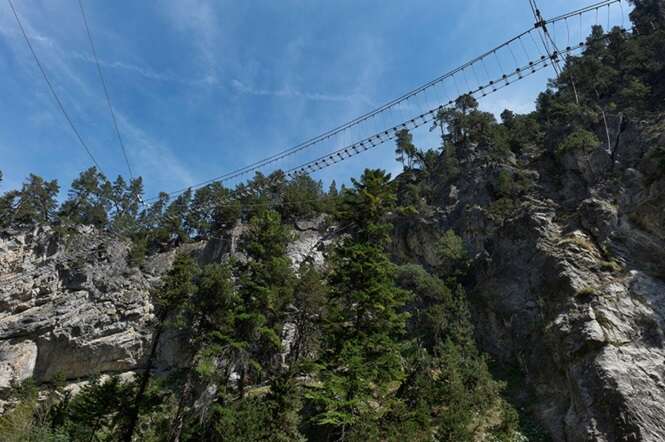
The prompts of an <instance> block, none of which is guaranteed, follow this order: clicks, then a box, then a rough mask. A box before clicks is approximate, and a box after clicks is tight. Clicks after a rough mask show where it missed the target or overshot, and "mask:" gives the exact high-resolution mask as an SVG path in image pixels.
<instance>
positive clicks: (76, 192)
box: [60, 167, 111, 227]
mask: <svg viewBox="0 0 665 442" xmlns="http://www.w3.org/2000/svg"><path fill="white" fill-rule="evenodd" d="M110 190H111V186H110V184H109V183H108V181H107V180H106V177H104V175H102V173H101V172H99V171H97V168H95V167H91V168H90V169H87V170H85V171H84V172H81V174H80V175H79V177H78V178H77V179H75V180H74V181H73V182H72V185H71V186H70V189H69V192H68V195H69V198H68V199H67V201H65V202H64V203H63V205H62V207H61V208H60V216H61V217H62V218H63V219H65V220H67V221H69V222H71V223H74V224H87V225H93V226H96V227H103V226H105V225H106V223H107V222H108V211H109V208H110V204H111V201H110V198H111V195H110Z"/></svg>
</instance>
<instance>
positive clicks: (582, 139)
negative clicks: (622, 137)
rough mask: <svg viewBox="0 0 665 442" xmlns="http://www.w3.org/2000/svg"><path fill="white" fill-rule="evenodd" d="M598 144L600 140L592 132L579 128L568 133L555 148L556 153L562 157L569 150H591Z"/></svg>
mask: <svg viewBox="0 0 665 442" xmlns="http://www.w3.org/2000/svg"><path fill="white" fill-rule="evenodd" d="M598 146H600V140H599V139H598V137H597V136H596V135H595V134H594V133H593V132H589V131H588V130H585V129H579V130H576V131H575V132H573V133H571V134H570V135H568V136H567V137H566V138H564V139H563V141H562V142H561V143H560V144H559V145H558V146H557V148H556V155H557V156H558V157H562V156H564V155H565V154H567V153H569V152H578V151H581V152H591V151H592V150H594V149H596V148H598Z"/></svg>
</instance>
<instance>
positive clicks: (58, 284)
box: [0, 220, 325, 399]
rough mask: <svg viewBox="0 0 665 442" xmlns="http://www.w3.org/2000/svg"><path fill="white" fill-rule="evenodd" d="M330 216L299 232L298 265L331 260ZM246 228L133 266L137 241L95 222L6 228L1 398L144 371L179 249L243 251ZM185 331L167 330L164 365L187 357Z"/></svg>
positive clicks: (217, 253) (217, 256) (223, 253)
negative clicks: (61, 228) (35, 386)
mask: <svg viewBox="0 0 665 442" xmlns="http://www.w3.org/2000/svg"><path fill="white" fill-rule="evenodd" d="M322 222H323V221H322V220H316V221H315V222H310V223H303V224H301V226H300V227H298V228H295V229H294V240H293V242H292V244H291V246H290V248H289V254H290V257H291V259H292V261H293V263H294V265H297V264H299V263H300V262H301V261H302V260H303V259H306V258H310V257H311V258H312V259H313V260H314V261H315V262H321V261H322V259H323V258H322V252H321V250H320V248H319V245H320V244H319V243H320V241H321V240H322V239H323V238H324V230H325V229H323V228H322ZM243 230H244V227H243V226H238V227H236V228H235V229H233V230H232V231H231V232H229V234H228V235H227V237H225V238H221V239H216V240H211V241H208V242H199V243H194V244H187V245H184V246H181V247H180V248H179V249H178V250H177V251H171V252H167V253H161V254H157V255H154V256H152V257H150V258H149V259H148V260H147V262H146V263H145V264H144V265H143V266H141V269H138V268H132V267H130V266H129V265H128V264H127V253H128V251H129V244H128V243H127V242H126V241H125V240H122V239H119V238H117V237H114V236H112V235H110V234H108V233H102V232H100V231H97V230H94V229H92V228H88V227H81V228H79V229H78V231H76V232H73V233H69V234H67V235H65V236H64V237H63V235H61V234H59V233H58V232H56V231H55V230H54V229H52V228H49V227H37V228H33V229H22V230H11V231H5V232H2V233H0V306H1V308H0V399H2V394H3V393H5V394H6V393H7V391H8V388H9V387H10V386H11V384H12V382H14V381H22V380H25V379H27V378H30V377H31V378H33V379H34V380H35V381H36V382H37V383H42V382H48V381H51V380H53V379H55V378H56V377H59V378H62V379H64V380H65V381H68V382H71V383H76V382H79V381H80V380H85V379H86V378H88V377H90V376H92V375H101V374H122V373H127V372H131V371H135V370H140V369H142V367H143V366H144V365H143V364H144V362H145V357H146V356H147V355H146V352H147V351H149V347H150V343H151V338H152V332H153V325H154V323H153V321H154V319H155V318H154V313H153V311H154V308H153V303H152V297H151V291H152V290H153V289H154V288H155V287H157V286H158V285H159V281H160V277H161V275H162V274H163V273H164V272H165V271H166V270H168V269H169V267H170V265H171V263H172V261H173V258H174V256H175V254H176V253H189V254H192V255H194V256H196V257H197V258H198V259H199V260H200V261H202V262H219V261H222V260H224V259H227V258H228V257H229V256H231V255H234V256H236V257H237V258H240V259H242V257H241V256H238V252H237V248H238V241H239V238H240V236H241V235H242V232H243ZM180 353H181V352H180V349H179V345H178V336H177V334H175V333H171V332H169V331H166V332H165V333H163V335H162V337H161V338H160V342H159V343H158V354H157V357H156V362H155V368H156V369H157V370H162V371H163V370H168V369H170V368H172V367H174V366H178V365H179V364H180V363H181V361H180Z"/></svg>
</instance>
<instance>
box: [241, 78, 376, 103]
mask: <svg viewBox="0 0 665 442" xmlns="http://www.w3.org/2000/svg"><path fill="white" fill-rule="evenodd" d="M231 85H232V86H233V89H234V90H235V91H237V92H240V93H242V94H248V95H256V96H271V97H285V98H304V99H306V100H312V101H332V102H344V103H356V102H358V101H360V102H362V103H365V104H368V105H373V103H372V101H371V100H370V99H369V98H367V97H366V96H364V95H361V94H351V95H333V94H322V93H318V92H302V91H298V90H294V89H292V88H291V87H289V86H285V87H282V88H280V89H274V90H271V89H261V88H256V87H253V86H248V85H246V84H245V83H243V82H242V81H240V80H238V79H233V80H231Z"/></svg>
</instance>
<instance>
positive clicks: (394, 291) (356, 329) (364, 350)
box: [309, 170, 408, 437]
mask: <svg viewBox="0 0 665 442" xmlns="http://www.w3.org/2000/svg"><path fill="white" fill-rule="evenodd" d="M353 183H354V189H353V190H351V191H348V192H346V194H345V195H344V201H343V209H342V212H341V221H342V222H343V223H353V226H354V230H353V234H352V238H347V239H346V240H344V241H342V243H341V244H339V245H338V246H337V247H336V248H335V251H334V253H333V255H332V256H331V268H332V273H331V276H330V288H331V292H330V301H329V303H328V306H327V310H328V313H327V315H326V318H325V322H324V325H323V347H322V355H321V358H320V361H319V363H320V364H321V365H322V366H323V370H322V371H321V374H320V376H321V380H322V382H323V386H322V387H321V388H320V389H315V390H312V391H311V392H310V393H309V397H310V399H311V400H313V401H314V403H315V404H316V406H317V407H318V410H319V413H318V414H317V416H316V417H315V422H316V423H317V424H318V425H320V426H322V427H323V428H324V429H326V430H327V431H329V432H330V433H331V435H333V436H334V437H344V435H347V434H355V435H356V436H357V437H361V435H362V434H368V432H371V431H373V429H375V425H376V422H377V421H378V420H380V418H381V416H382V415H383V414H385V413H386V412H387V411H388V410H389V409H390V407H391V398H390V396H391V389H392V387H393V385H394V384H395V383H396V382H399V381H400V380H401V379H402V378H403V376H404V371H403V366H402V361H401V349H402V344H401V343H400V338H401V336H402V334H403V333H404V329H405V325H406V318H407V315H406V314H404V313H402V312H401V309H402V307H403V306H404V304H405V302H406V300H407V298H408V292H406V291H404V290H401V289H398V288H397V287H396V286H395V281H394V270H395V268H394V266H393V264H392V263H391V262H390V260H389V259H388V257H387V256H386V254H385V252H384V247H385V245H386V244H387V241H388V233H389V231H390V229H391V225H390V224H389V223H388V222H387V221H386V216H387V214H388V212H389V211H390V210H392V209H393V208H394V204H395V198H396V197H395V194H394V186H393V185H392V184H391V183H390V175H387V174H385V173H384V172H383V171H379V170H366V171H365V172H364V174H363V176H362V178H361V180H360V181H355V180H354V181H353Z"/></svg>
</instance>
